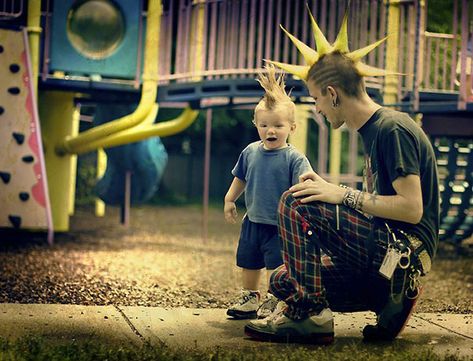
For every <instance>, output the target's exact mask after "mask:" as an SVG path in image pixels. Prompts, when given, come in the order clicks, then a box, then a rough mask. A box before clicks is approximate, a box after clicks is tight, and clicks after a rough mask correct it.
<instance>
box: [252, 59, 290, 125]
mask: <svg viewBox="0 0 473 361" xmlns="http://www.w3.org/2000/svg"><path fill="white" fill-rule="evenodd" d="M265 69H266V74H265V73H260V74H259V75H258V78H257V79H256V80H257V81H258V83H260V84H261V86H262V87H263V89H264V90H265V94H264V96H263V98H262V99H261V100H260V101H259V103H258V105H257V106H256V108H255V117H254V119H253V123H255V124H256V113H257V112H258V111H260V110H266V111H268V110H269V111H275V112H278V111H282V110H283V111H286V114H287V120H288V121H289V123H290V124H291V125H292V124H295V122H296V121H295V109H296V105H295V104H294V102H293V101H292V100H291V98H290V97H289V95H288V94H287V93H286V90H285V87H286V84H285V83H284V75H283V74H280V75H279V76H278V77H276V69H275V68H274V66H273V65H272V64H269V65H266V66H265Z"/></svg>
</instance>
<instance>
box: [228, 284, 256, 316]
mask: <svg viewBox="0 0 473 361" xmlns="http://www.w3.org/2000/svg"><path fill="white" fill-rule="evenodd" d="M259 300H260V293H259V291H250V290H241V295H240V297H239V298H238V300H237V301H236V302H235V304H233V305H232V306H231V307H230V308H229V309H228V310H227V315H228V316H231V317H233V318H236V319H239V320H243V319H249V318H256V311H257V310H258V305H259Z"/></svg>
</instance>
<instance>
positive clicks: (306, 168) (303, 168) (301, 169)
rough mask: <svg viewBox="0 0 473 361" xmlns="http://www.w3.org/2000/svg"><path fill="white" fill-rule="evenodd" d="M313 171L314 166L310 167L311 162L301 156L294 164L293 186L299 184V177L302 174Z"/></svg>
mask: <svg viewBox="0 0 473 361" xmlns="http://www.w3.org/2000/svg"><path fill="white" fill-rule="evenodd" d="M312 171H313V170H312V166H311V165H310V162H309V160H308V159H307V157H305V156H304V155H302V154H301V155H300V156H299V157H298V158H296V160H295V162H294V168H293V170H292V185H294V184H297V183H299V176H300V175H301V174H304V173H307V172H312Z"/></svg>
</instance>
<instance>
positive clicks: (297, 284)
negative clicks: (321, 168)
mask: <svg viewBox="0 0 473 361" xmlns="http://www.w3.org/2000/svg"><path fill="white" fill-rule="evenodd" d="M337 208H338V210H337ZM278 214H279V223H278V230H279V237H280V240H281V243H282V244H281V248H282V253H283V260H284V264H283V265H281V266H280V267H278V268H277V269H276V270H275V271H274V272H273V274H272V275H271V279H270V291H271V292H272V293H273V294H274V295H275V296H276V297H277V298H279V299H281V300H284V301H286V303H287V304H288V309H287V310H286V315H288V316H289V317H291V318H293V319H300V318H305V317H307V316H308V314H309V313H311V312H313V311H316V310H320V309H321V308H324V307H328V306H330V308H331V309H332V310H334V311H338V312H351V311H366V310H372V311H377V310H379V309H380V308H381V307H382V306H383V305H384V304H385V302H386V301H387V299H388V297H389V295H390V291H391V287H392V285H391V282H390V281H388V280H387V279H385V278H383V277H382V276H381V275H379V273H378V269H379V267H380V265H381V263H382V260H383V257H384V255H385V253H386V246H387V244H388V232H387V229H385V228H384V227H379V226H376V225H375V223H373V222H372V221H371V220H370V219H368V218H367V217H365V216H364V215H363V214H361V213H360V212H357V211H355V210H352V209H350V208H348V207H345V206H342V205H338V206H336V205H334V204H328V203H323V202H311V203H306V204H303V203H301V202H299V201H298V199H296V198H294V197H293V196H292V194H291V193H290V192H286V193H284V194H283V195H282V197H281V201H280V203H279V208H278Z"/></svg>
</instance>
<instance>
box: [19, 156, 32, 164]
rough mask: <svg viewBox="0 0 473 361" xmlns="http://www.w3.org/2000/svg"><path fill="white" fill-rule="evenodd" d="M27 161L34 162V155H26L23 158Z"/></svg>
mask: <svg viewBox="0 0 473 361" xmlns="http://www.w3.org/2000/svg"><path fill="white" fill-rule="evenodd" d="M21 159H22V160H23V162H25V163H32V162H33V161H34V157H33V156H32V155H25V156H24V157H23V158H21Z"/></svg>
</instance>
